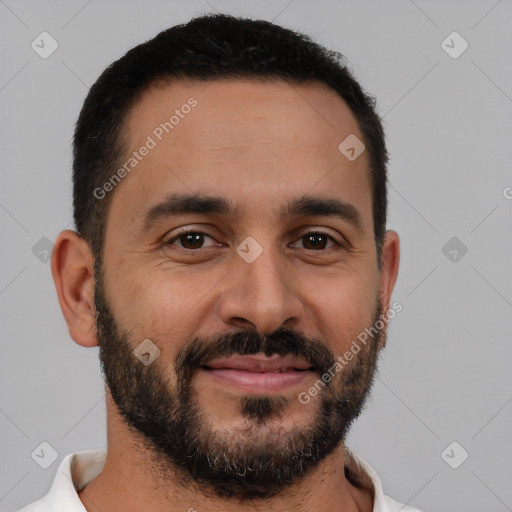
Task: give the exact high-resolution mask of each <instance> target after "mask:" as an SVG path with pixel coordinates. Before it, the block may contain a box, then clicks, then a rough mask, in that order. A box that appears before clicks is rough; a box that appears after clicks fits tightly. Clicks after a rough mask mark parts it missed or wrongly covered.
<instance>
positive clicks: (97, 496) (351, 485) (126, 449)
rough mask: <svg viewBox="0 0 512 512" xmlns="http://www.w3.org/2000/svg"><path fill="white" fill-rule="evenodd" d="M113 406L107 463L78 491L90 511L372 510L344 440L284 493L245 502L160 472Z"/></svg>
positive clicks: (108, 436)
mask: <svg viewBox="0 0 512 512" xmlns="http://www.w3.org/2000/svg"><path fill="white" fill-rule="evenodd" d="M107 404H108V400H107ZM109 409H110V407H109V406H108V405H107V420H108V421H107V425H108V428H107V456H106V461H105V466H104V467H103V469H102V471H101V473H100V474H99V475H98V476H97V477H96V478H95V479H94V480H92V481H91V482H89V484H88V485H86V486H85V487H84V488H83V489H82V490H81V491H79V493H78V495H79V497H80V499H81V501H82V503H83V505H84V506H85V508H86V510H87V511H88V512H99V511H101V512H124V511H125V510H138V511H139V512H150V511H151V512H164V511H165V512H184V511H190V512H193V511H194V510H196V511H204V510H208V511H209V512H221V511H222V512H232V511H233V512H234V511H235V510H236V511H237V512H244V511H255V510H261V509H263V508H264V509H265V510H279V511H285V510H294V511H295V510H299V511H300V510H304V511H308V512H317V511H318V512H320V511H322V512H325V510H333V511H334V510H339V511H343V512H361V511H364V512H367V511H368V512H370V511H371V510H372V508H373V505H372V504H373V498H372V496H371V494H370V492H369V491H368V490H366V489H363V488H361V487H358V486H357V483H356V482H355V481H354V480H353V479H351V480H352V481H351V480H349V479H347V477H346V474H345V462H346V460H345V459H346V452H345V446H344V444H343V443H342V444H340V445H339V446H338V448H337V449H336V450H335V451H334V452H333V453H332V454H331V455H330V456H328V457H327V458H326V459H324V460H323V461H322V462H321V463H320V464H319V466H317V467H316V468H315V469H314V470H313V471H312V472H311V473H310V474H308V475H307V476H305V477H304V478H302V479H301V480H300V481H299V482H298V483H297V484H294V485H292V486H290V487H289V488H288V489H287V490H286V492H284V493H283V495H281V496H276V497H273V498H268V499H257V500H247V501H241V500H238V499H229V498H220V497H218V496H217V495H215V494H214V493H212V492H211V491H210V492H209V491H208V490H205V489H203V488H202V487H200V486H198V485H196V484H190V485H188V486H183V485H182V484H181V483H178V482H177V479H176V478H169V473H168V472H165V476H164V474H163V473H162V474H159V473H158V465H155V458H154V454H153V453H152V452H149V451H148V448H147V446H145V445H144V443H142V442H141V440H140V439H137V438H136V437H135V435H134V433H133V432H132V431H130V430H129V429H128V428H127V427H126V425H125V423H124V422H123V421H122V420H121V418H120V417H119V416H118V415H117V414H116V413H115V412H114V411H113V410H112V409H110V410H109ZM347 474H349V473H347Z"/></svg>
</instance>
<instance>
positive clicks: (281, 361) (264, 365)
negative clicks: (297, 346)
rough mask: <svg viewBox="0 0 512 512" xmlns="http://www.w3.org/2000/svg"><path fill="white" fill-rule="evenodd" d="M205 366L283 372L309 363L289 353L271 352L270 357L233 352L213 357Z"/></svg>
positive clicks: (298, 368) (305, 366)
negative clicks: (284, 354) (281, 354)
mask: <svg viewBox="0 0 512 512" xmlns="http://www.w3.org/2000/svg"><path fill="white" fill-rule="evenodd" d="M205 367H206V368H213V369H221V368H222V369H230V370H245V371H248V372H258V373H265V372H283V371H286V370H309V369H310V368H311V365H310V364H308V363H307V362H306V361H304V360H303V359H299V358H296V357H294V356H291V355H286V356H280V355H278V354H273V355H272V356H271V357H267V356H265V354H263V353H258V354H252V355H245V356H244V355H240V354H235V355H232V356H230V357H225V358H221V359H214V360H213V361H210V362H209V363H208V364H206V365H205Z"/></svg>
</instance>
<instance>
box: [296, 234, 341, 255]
mask: <svg viewBox="0 0 512 512" xmlns="http://www.w3.org/2000/svg"><path fill="white" fill-rule="evenodd" d="M299 240H302V243H303V247H304V248H305V249H307V250H308V251H321V250H324V249H330V248H331V247H333V246H334V245H338V246H339V245H341V244H339V243H338V242H337V241H336V240H334V238H333V237H332V236H330V235H327V234H326V233H321V232H313V231H312V232H311V233H306V234H305V235H302V236H301V237H300V239H299ZM329 242H331V243H332V245H331V246H329V247H327V244H328V243H329Z"/></svg>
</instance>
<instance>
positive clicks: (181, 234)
mask: <svg viewBox="0 0 512 512" xmlns="http://www.w3.org/2000/svg"><path fill="white" fill-rule="evenodd" d="M188 234H195V235H204V236H206V237H208V238H211V239H212V240H214V238H213V237H212V236H210V235H208V234H207V233H203V232H202V231H198V230H194V229H189V230H186V231H182V232H181V233H178V234H177V235H175V236H173V237H172V238H170V239H169V240H167V241H166V242H164V246H167V245H174V244H173V243H172V242H174V241H176V240H179V239H180V238H181V237H182V236H185V235H188ZM307 235H321V236H325V237H327V238H328V239H329V240H330V241H331V242H333V244H334V246H337V247H338V248H340V249H341V248H344V246H343V245H342V244H341V243H339V242H338V241H337V240H336V239H335V238H334V237H332V236H331V235H328V234H327V233H324V232H323V231H308V232H307V233H304V234H303V235H301V236H300V237H299V238H298V239H297V240H300V239H301V238H304V237H305V236H307ZM175 247H178V249H180V250H182V251H187V252H197V251H200V250H201V249H206V247H200V248H198V249H187V248H185V247H180V246H175ZM212 247H213V246H212ZM333 248H334V247H327V248H324V249H317V250H315V249H304V250H306V251H311V252H324V251H327V250H329V249H333Z"/></svg>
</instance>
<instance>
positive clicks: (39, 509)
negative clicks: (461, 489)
mask: <svg viewBox="0 0 512 512" xmlns="http://www.w3.org/2000/svg"><path fill="white" fill-rule="evenodd" d="M345 450H346V457H345V466H346V467H347V468H349V469H350V471H351V472H352V473H353V474H354V475H355V476H356V478H357V479H358V481H360V482H361V483H362V484H363V485H366V486H367V487H368V488H369V489H370V491H371V492H372V493H373V496H374V504H373V512H420V511H419V510H418V509H415V508H411V507H408V506H406V505H402V504H401V503H398V502H397V501H395V500H393V499H391V498H390V497H389V496H386V495H384V493H383V492H382V484H381V482H380V478H379V476H378V475H377V473H376V472H375V470H374V469H373V468H372V467H371V466H370V465H369V464H368V463H367V462H366V461H365V460H364V459H363V458H361V457H360V456H359V455H357V454H356V453H355V452H354V451H353V450H351V449H350V448H348V447H346V448H345ZM106 455H107V451H106V450H99V449H98V450H83V451H80V452H75V453H70V454H69V455H66V457H64V459H63V460H62V462H61V463H60V465H59V467H58V469H57V474H56V476H55V479H54V481H53V484H52V486H51V488H50V490H49V491H48V493H47V494H46V495H45V496H43V497H42V498H41V499H39V500H37V501H34V502H33V503H31V504H29V505H27V506H25V507H23V508H22V509H19V510H18V512H87V510H86V508H85V507H84V506H83V504H82V502H81V500H80V498H79V497H78V491H80V490H81V489H83V488H84V487H85V486H86V485H87V484H88V483H89V482H90V481H92V480H93V479H94V478H96V476H98V475H99V473H100V472H101V470H102V469H103V466H104V465H105V458H106Z"/></svg>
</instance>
